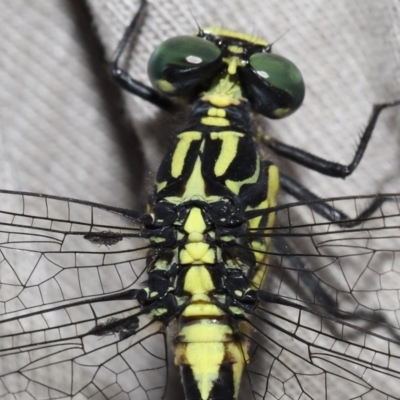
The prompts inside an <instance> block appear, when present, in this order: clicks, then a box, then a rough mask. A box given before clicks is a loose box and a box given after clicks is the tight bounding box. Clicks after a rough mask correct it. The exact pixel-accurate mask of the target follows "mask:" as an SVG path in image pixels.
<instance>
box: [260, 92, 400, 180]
mask: <svg viewBox="0 0 400 400" xmlns="http://www.w3.org/2000/svg"><path fill="white" fill-rule="evenodd" d="M398 105H400V100H395V101H392V102H390V103H383V104H375V105H374V106H373V108H372V114H371V116H370V118H369V121H368V124H367V127H366V128H365V129H364V132H363V133H362V135H361V139H360V143H359V144H358V146H357V149H356V152H355V154H354V157H353V160H352V161H351V163H350V164H348V165H344V164H339V163H336V162H332V161H328V160H325V159H323V158H321V157H318V156H315V155H314V154H310V153H308V152H307V151H304V150H301V149H298V148H296V147H293V146H289V145H287V144H285V143H282V142H280V141H279V140H277V139H273V138H271V137H269V136H266V135H265V136H262V137H261V141H262V142H263V143H265V144H266V145H267V146H268V147H269V148H270V149H272V150H273V151H274V152H275V153H276V154H279V155H280V156H282V157H286V158H288V159H289V160H292V161H294V162H296V163H298V164H300V165H303V166H304V167H307V168H310V169H312V170H314V171H317V172H320V173H321V174H324V175H329V176H332V177H335V178H346V177H347V176H349V175H350V174H351V173H352V172H353V171H354V170H355V169H356V168H357V166H358V164H359V163H360V161H361V159H362V157H363V155H364V152H365V149H366V148H367V145H368V142H369V140H370V139H371V136H372V133H373V131H374V128H375V125H376V122H377V121H378V118H379V115H380V113H381V111H383V110H385V109H386V108H390V107H395V106H398Z"/></svg>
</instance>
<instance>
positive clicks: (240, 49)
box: [228, 46, 243, 54]
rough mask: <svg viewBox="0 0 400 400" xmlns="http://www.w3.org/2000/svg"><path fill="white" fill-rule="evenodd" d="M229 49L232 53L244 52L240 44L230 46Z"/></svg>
mask: <svg viewBox="0 0 400 400" xmlns="http://www.w3.org/2000/svg"><path fill="white" fill-rule="evenodd" d="M228 50H229V51H230V52H231V53H232V54H242V53H243V47H240V46H228Z"/></svg>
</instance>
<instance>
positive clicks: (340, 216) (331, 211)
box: [279, 174, 388, 228]
mask: <svg viewBox="0 0 400 400" xmlns="http://www.w3.org/2000/svg"><path fill="white" fill-rule="evenodd" d="M279 182H280V185H281V188H282V189H283V190H284V191H285V192H286V193H288V194H290V195H292V196H293V197H295V198H296V199H297V200H299V201H306V202H310V204H308V206H309V207H310V208H311V209H312V210H313V211H315V212H316V213H317V214H319V215H321V216H322V217H324V218H325V219H327V220H328V221H331V222H334V223H335V224H337V225H339V226H342V227H346V228H351V227H353V226H357V225H359V224H361V223H362V222H364V221H365V219H366V218H368V217H370V216H371V215H373V214H374V213H375V211H376V210H378V209H379V208H380V206H381V205H382V204H383V203H384V202H385V201H387V200H388V199H387V198H385V197H376V198H375V199H374V200H373V201H372V203H371V204H370V205H369V206H368V207H367V208H366V209H365V210H363V211H362V212H361V213H360V214H359V215H357V217H356V218H352V217H350V216H348V215H347V214H345V213H344V212H343V211H340V210H338V209H336V208H334V207H332V206H331V205H329V204H328V203H325V202H323V201H318V200H322V199H321V198H319V197H318V196H317V195H315V194H314V193H312V192H311V191H309V190H308V189H307V188H305V187H304V186H303V185H301V184H300V183H299V182H297V181H295V180H294V179H292V178H290V177H288V176H287V175H284V174H280V178H279Z"/></svg>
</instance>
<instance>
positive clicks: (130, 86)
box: [111, 0, 176, 112]
mask: <svg viewBox="0 0 400 400" xmlns="http://www.w3.org/2000/svg"><path fill="white" fill-rule="evenodd" d="M146 8H147V0H141V3H140V7H139V10H138V11H137V13H136V14H135V16H134V17H133V19H132V21H131V23H130V24H129V26H128V27H127V28H126V30H125V33H124V35H123V36H122V39H121V40H120V42H119V43H118V46H117V49H116V50H115V53H114V56H113V59H112V62H111V74H112V77H113V78H114V79H115V81H116V82H117V83H118V85H120V86H121V87H122V88H123V89H125V90H127V91H128V92H130V93H133V94H134V95H136V96H139V97H140V98H142V99H143V100H146V101H148V102H150V103H152V104H154V105H156V106H158V107H160V108H162V109H164V110H166V111H171V112H172V111H174V110H175V109H176V105H175V103H174V102H173V101H171V99H169V98H168V97H165V96H163V95H161V94H160V93H158V92H157V91H156V90H155V89H153V88H152V87H150V86H147V85H145V84H144V83H142V82H140V81H138V80H136V79H134V78H133V77H132V76H131V75H130V74H129V73H128V72H127V71H125V70H124V69H122V68H121V67H120V66H119V61H120V57H121V55H122V53H123V52H124V50H125V48H126V46H127V44H128V42H129V41H130V40H131V39H133V38H134V37H135V36H137V32H138V29H139V27H140V22H141V19H142V18H143V17H144V14H145V12H146Z"/></svg>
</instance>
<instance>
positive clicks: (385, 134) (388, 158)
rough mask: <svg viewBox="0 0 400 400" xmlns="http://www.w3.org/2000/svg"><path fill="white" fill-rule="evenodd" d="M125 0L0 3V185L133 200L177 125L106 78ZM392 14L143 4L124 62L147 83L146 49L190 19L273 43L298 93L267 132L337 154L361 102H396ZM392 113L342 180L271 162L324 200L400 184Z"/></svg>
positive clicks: (392, 0)
mask: <svg viewBox="0 0 400 400" xmlns="http://www.w3.org/2000/svg"><path fill="white" fill-rule="evenodd" d="M137 5H138V2H137V1H133V0H129V1H128V0H107V1H105V0H91V1H90V0H89V1H87V3H85V2H83V1H66V0H52V1H44V0H37V1H34V2H30V1H26V0H25V1H23V0H13V1H12V2H11V1H6V0H3V1H0V31H1V36H0V38H1V40H0V43H1V44H0V46H1V48H0V85H1V91H0V156H1V160H2V162H1V163H2V168H1V171H0V181H1V185H0V186H1V187H2V188H8V189H16V190H26V191H35V192H44V193H51V194H57V195H63V196H71V197H76V198H82V199H88V200H93V201H98V202H104V203H109V204H113V205H122V206H133V207H141V206H142V205H143V204H144V202H145V199H146V193H147V192H148V191H149V189H150V188H151V182H152V179H153V175H152V174H153V173H154V171H155V170H156V168H157V165H158V164H159V162H160V159H161V156H162V154H163V152H165V149H166V147H167V146H168V144H169V143H170V141H171V138H172V137H173V134H174V132H175V130H176V125H177V124H178V125H179V124H180V123H181V121H180V120H179V119H178V121H171V118H170V117H169V116H167V115H165V114H164V113H161V112H160V111H158V110H157V109H156V108H155V107H153V106H151V105H148V104H146V103H145V102H143V101H142V100H141V99H135V98H134V97H133V96H130V95H128V94H125V93H122V92H121V91H120V90H119V88H117V87H116V86H115V85H114V84H113V83H112V82H111V81H110V80H109V77H108V76H109V74H108V70H107V68H108V64H107V60H110V58H111V54H112V52H113V50H114V48H115V46H116V44H117V42H118V39H119V38H120V36H121V34H122V32H123V30H124V27H125V26H126V24H127V23H128V22H129V20H130V18H131V16H132V14H133V13H134V11H135V10H136V9H137ZM399 14H400V5H399V1H398V0H382V1H379V2H377V1H374V0H351V1H345V0H338V1H335V2H331V1H328V0H301V1H299V0H297V1H294V0H284V1H282V0H269V1H261V0H252V1H243V0H242V1H240V0H235V1H232V0H231V1H225V2H218V3H216V2H215V1H211V0H202V1H196V0H192V1H179V0H170V1H162V2H161V1H158V2H157V1H151V2H150V7H149V10H148V13H147V17H146V19H145V21H144V23H143V27H142V31H141V35H140V37H139V38H138V40H137V42H136V43H135V44H134V45H132V46H131V49H130V53H129V54H128V55H127V59H126V62H125V65H126V66H127V67H128V68H129V71H130V72H131V73H132V75H134V76H135V77H138V78H139V79H142V80H143V81H146V80H147V78H146V62H147V59H148V56H149V54H150V52H151V51H152V49H153V48H154V46H155V45H157V44H158V43H160V42H161V41H163V40H164V39H166V38H168V37H170V36H172V35H175V34H185V33H191V32H194V31H195V30H196V22H195V20H196V21H197V23H198V24H200V25H201V26H207V25H220V26H224V27H227V28H231V29H240V30H244V31H247V32H250V33H253V34H257V35H259V36H261V37H264V38H266V39H267V40H269V41H272V42H273V41H276V40H277V43H276V45H275V46H274V51H275V52H276V53H279V54H282V55H285V56H286V57H288V58H290V59H291V60H292V61H293V62H295V63H296V64H297V65H298V66H299V67H300V68H301V70H302V72H303V75H304V78H305V81H306V85H307V94H306V99H305V102H304V105H303V106H302V108H301V109H300V110H299V111H298V112H297V113H296V114H294V115H293V116H291V117H289V118H288V119H286V120H282V121H272V122H271V121H265V122H264V125H265V129H266V131H268V132H269V133H270V134H272V135H275V136H276V137H279V138H281V139H282V140H284V141H285V142H287V143H290V144H296V145H298V146H299V147H301V148H303V149H308V150H310V151H312V152H314V153H315V154H317V155H319V156H323V157H326V158H328V159H330V160H335V161H341V162H345V163H348V162H349V161H350V160H351V157H352V155H353V152H354V149H355V145H356V142H357V140H358V136H359V132H360V130H361V128H362V127H363V126H364V125H365V124H366V121H367V118H368V116H369V113H370V110H371V106H372V104H373V103H375V102H382V101H388V100H391V99H394V98H398V97H400V51H399V48H400V16H399ZM96 35H98V37H97V36H96ZM282 35H283V36H282ZM102 46H104V49H105V54H103V53H102V50H103V49H102ZM399 114H400V112H399V109H397V110H396V109H392V110H388V111H386V112H385V113H384V115H383V116H382V119H381V120H380V122H379V124H378V127H377V130H376V132H375V134H374V136H373V139H372V141H371V144H370V146H369V148H368V150H367V152H366V154H365V157H364V159H363V160H362V163H361V165H360V166H359V168H358V169H357V170H356V172H355V173H354V174H353V175H352V176H351V177H349V178H348V179H346V180H345V181H342V180H338V179H332V178H327V177H324V176H320V174H318V173H315V172H312V171H307V170H306V169H304V168H301V167H299V166H296V165H293V164H291V163H289V162H284V161H281V160H276V161H277V162H278V163H279V164H280V165H281V164H282V165H283V168H284V169H285V171H287V172H288V171H289V172H290V173H291V174H292V176H295V177H297V178H298V179H300V180H301V181H303V182H306V183H307V184H308V186H309V187H310V188H312V189H313V190H314V191H315V192H316V193H318V194H319V195H321V196H324V197H327V196H337V195H349V194H361V193H375V192H378V191H400V182H399V180H398V175H399V174H398V171H399V162H398V160H399V139H400V122H399ZM160 120H161V121H162V123H160V122H159V121H160Z"/></svg>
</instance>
